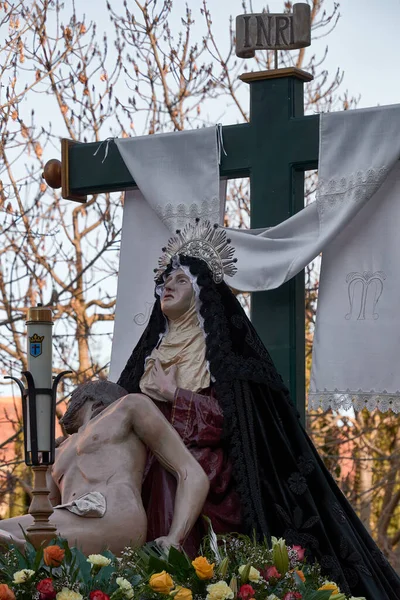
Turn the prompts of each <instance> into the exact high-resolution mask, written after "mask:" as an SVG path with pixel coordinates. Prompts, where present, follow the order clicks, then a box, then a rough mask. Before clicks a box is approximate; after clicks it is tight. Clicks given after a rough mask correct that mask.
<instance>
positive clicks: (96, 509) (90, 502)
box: [54, 492, 107, 518]
mask: <svg viewBox="0 0 400 600" xmlns="http://www.w3.org/2000/svg"><path fill="white" fill-rule="evenodd" d="M54 508H66V509H67V510H69V511H70V512H72V513H74V514H75V515H78V516H79V517H97V518H100V517H104V515H105V514H106V510H107V502H106V499H105V497H104V496H103V494H101V493H100V492H88V493H87V494H83V496H80V497H79V498H77V499H76V500H72V501H71V502H66V503H65V504H59V505H58V506H55V507H54Z"/></svg>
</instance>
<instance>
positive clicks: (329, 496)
mask: <svg viewBox="0 0 400 600" xmlns="http://www.w3.org/2000/svg"><path fill="white" fill-rule="evenodd" d="M163 251H164V255H163V257H162V258H161V259H160V268H159V269H158V271H157V275H156V288H155V291H156V293H155V296H156V300H155V304H154V308H153V311H152V314H151V317H150V320H149V323H148V325H147V328H146V329H145V331H144V333H143V335H142V337H141V339H140V341H139V343H138V344H137V346H136V348H135V349H134V350H133V352H132V355H131V357H130V358H129V360H128V362H127V364H126V366H125V368H124V370H123V372H122V374H121V376H120V378H119V381H118V383H119V385H121V386H122V387H124V388H125V389H126V390H128V391H129V392H142V393H144V394H147V395H148V396H150V397H151V398H152V399H153V400H154V401H155V402H156V403H157V405H158V407H159V408H160V410H161V411H162V412H163V413H164V415H165V416H166V417H167V418H168V420H169V421H170V422H171V423H172V425H173V426H174V427H175V429H176V430H177V431H178V433H179V434H180V436H181V437H182V439H183V441H184V443H185V444H186V446H187V447H188V448H189V450H190V451H191V452H192V454H193V455H194V456H195V458H196V459H197V460H198V461H199V463H200V464H201V465H202V467H203V468H204V470H205V471H206V473H207V475H208V477H209V480H210V492H209V495H208V498H207V501H206V504H205V506H204V510H203V513H204V514H205V515H207V516H208V517H209V518H210V519H211V522H212V524H213V527H214V530H215V531H216V532H217V533H224V532H233V531H237V532H240V531H241V532H247V533H249V534H252V533H253V532H255V533H256V535H257V536H258V537H260V538H261V537H262V536H266V538H267V539H269V538H270V537H271V536H272V535H274V536H278V537H279V536H282V537H284V538H285V539H286V542H287V543H288V544H291V545H299V546H302V547H304V548H306V550H307V554H308V556H309V559H310V560H312V558H313V557H314V558H316V559H318V561H319V562H320V564H321V566H322V568H323V571H324V572H325V574H326V575H327V577H328V578H331V579H333V580H335V581H337V582H338V583H339V585H340V587H341V590H342V591H343V592H344V593H346V594H349V595H350V594H353V595H354V596H365V597H366V598H367V599H368V600H369V599H371V600H372V599H373V600H398V599H399V598H400V579H399V578H398V576H397V575H396V573H395V572H394V570H393V569H392V567H391V566H390V564H389V563H388V562H387V560H386V559H385V557H384V556H383V554H382V553H381V552H380V550H379V549H378V547H377V546H376V544H375V543H374V541H373V540H372V538H371V537H370V535H369V534H368V532H367V531H366V529H365V528H364V526H363V525H362V523H361V521H360V520H359V519H358V517H357V515H356V514H355V512H354V511H353V509H352V508H351V506H350V504H349V502H348V501H347V500H346V498H345V496H344V495H343V494H342V492H341V491H340V489H339V488H338V486H337V485H336V483H335V481H334V480H333V478H332V477H331V475H330V473H329V472H328V470H327V469H326V467H325V466H324V463H323V462H322V460H321V459H320V457H319V455H318V453H317V451H316V449H315V447H314V446H313V444H312V442H311V440H310V438H309V437H308V435H307V433H306V431H305V430H304V428H303V426H302V424H301V422H300V420H299V416H298V414H297V411H296V409H295V407H294V405H293V404H292V402H291V399H290V397H289V392H288V390H287V388H286V386H285V384H284V383H283V380H282V378H281V377H280V375H279V374H278V372H277V371H276V368H275V366H274V364H273V362H272V360H271V357H270V355H269V353H268V351H267V350H266V348H265V347H264V345H263V343H262V341H261V340H260V338H259V337H258V335H257V333H256V331H255V329H254V327H253V326H252V324H251V322H250V321H249V319H248V318H247V316H246V314H245V312H244V311H243V309H242V307H241V305H240V303H239V302H238V300H237V299H236V298H235V296H234V294H233V293H232V292H231V290H230V288H229V287H228V285H227V284H226V283H225V282H224V280H223V278H224V275H233V274H234V273H235V271H236V267H235V265H234V259H233V258H232V257H233V248H232V247H231V246H230V240H227V239H226V233H225V231H224V230H222V229H218V228H217V226H215V227H214V228H213V227H212V226H211V225H210V223H207V222H206V223H204V222H203V223H201V222H196V224H193V225H192V224H189V225H188V226H187V227H186V228H185V229H184V230H183V231H177V236H176V237H174V238H171V239H170V240H169V242H168V246H167V247H166V248H164V249H163ZM175 485H176V484H175V480H174V478H173V477H172V476H171V475H170V474H169V473H167V472H166V471H165V470H163V468H162V467H161V466H159V465H158V463H157V462H156V461H154V460H153V459H152V457H151V456H150V457H149V459H148V463H147V470H146V474H145V479H144V492H143V501H144V505H145V508H146V512H147V515H148V522H149V531H148V537H149V539H155V538H157V537H160V536H165V535H166V534H167V532H168V530H169V527H170V524H171V519H172V509H173V500H174V494H175ZM201 528H202V523H201V522H198V524H197V526H196V527H195V528H194V529H193V530H192V532H191V534H190V535H189V537H188V538H187V539H186V541H185V543H184V547H185V549H186V550H187V551H188V552H189V553H194V552H195V551H196V549H197V547H198V544H199V542H200V539H201V535H202V534H203V533H204V532H203V531H202V529H201ZM182 542H184V540H182Z"/></svg>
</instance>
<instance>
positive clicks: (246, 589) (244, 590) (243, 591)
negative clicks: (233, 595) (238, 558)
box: [238, 583, 255, 600]
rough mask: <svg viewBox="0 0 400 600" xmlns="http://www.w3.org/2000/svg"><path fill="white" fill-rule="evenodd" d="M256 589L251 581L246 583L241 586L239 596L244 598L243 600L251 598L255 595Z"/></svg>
mask: <svg viewBox="0 0 400 600" xmlns="http://www.w3.org/2000/svg"><path fill="white" fill-rule="evenodd" d="M254 594H255V592H254V590H253V588H252V587H251V585H250V584H249V583H245V584H244V585H242V586H241V588H240V590H239V593H238V596H239V598H242V600H250V598H253V597H254Z"/></svg>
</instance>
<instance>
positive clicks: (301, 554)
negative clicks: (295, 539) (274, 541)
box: [292, 546, 306, 560]
mask: <svg viewBox="0 0 400 600" xmlns="http://www.w3.org/2000/svg"><path fill="white" fill-rule="evenodd" d="M292 549H293V550H295V551H296V552H297V558H298V560H304V555H305V553H306V550H305V548H302V547H301V546H292Z"/></svg>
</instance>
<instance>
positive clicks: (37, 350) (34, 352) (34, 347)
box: [29, 333, 44, 358]
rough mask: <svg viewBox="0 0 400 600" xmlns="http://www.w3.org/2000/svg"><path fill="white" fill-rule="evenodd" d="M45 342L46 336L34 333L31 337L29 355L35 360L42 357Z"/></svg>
mask: <svg viewBox="0 0 400 600" xmlns="http://www.w3.org/2000/svg"><path fill="white" fill-rule="evenodd" d="M43 340H44V335H38V334H37V333H34V334H33V335H31V336H29V354H30V355H31V356H33V357H34V358H36V357H38V356H40V355H41V354H42V342H43Z"/></svg>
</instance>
